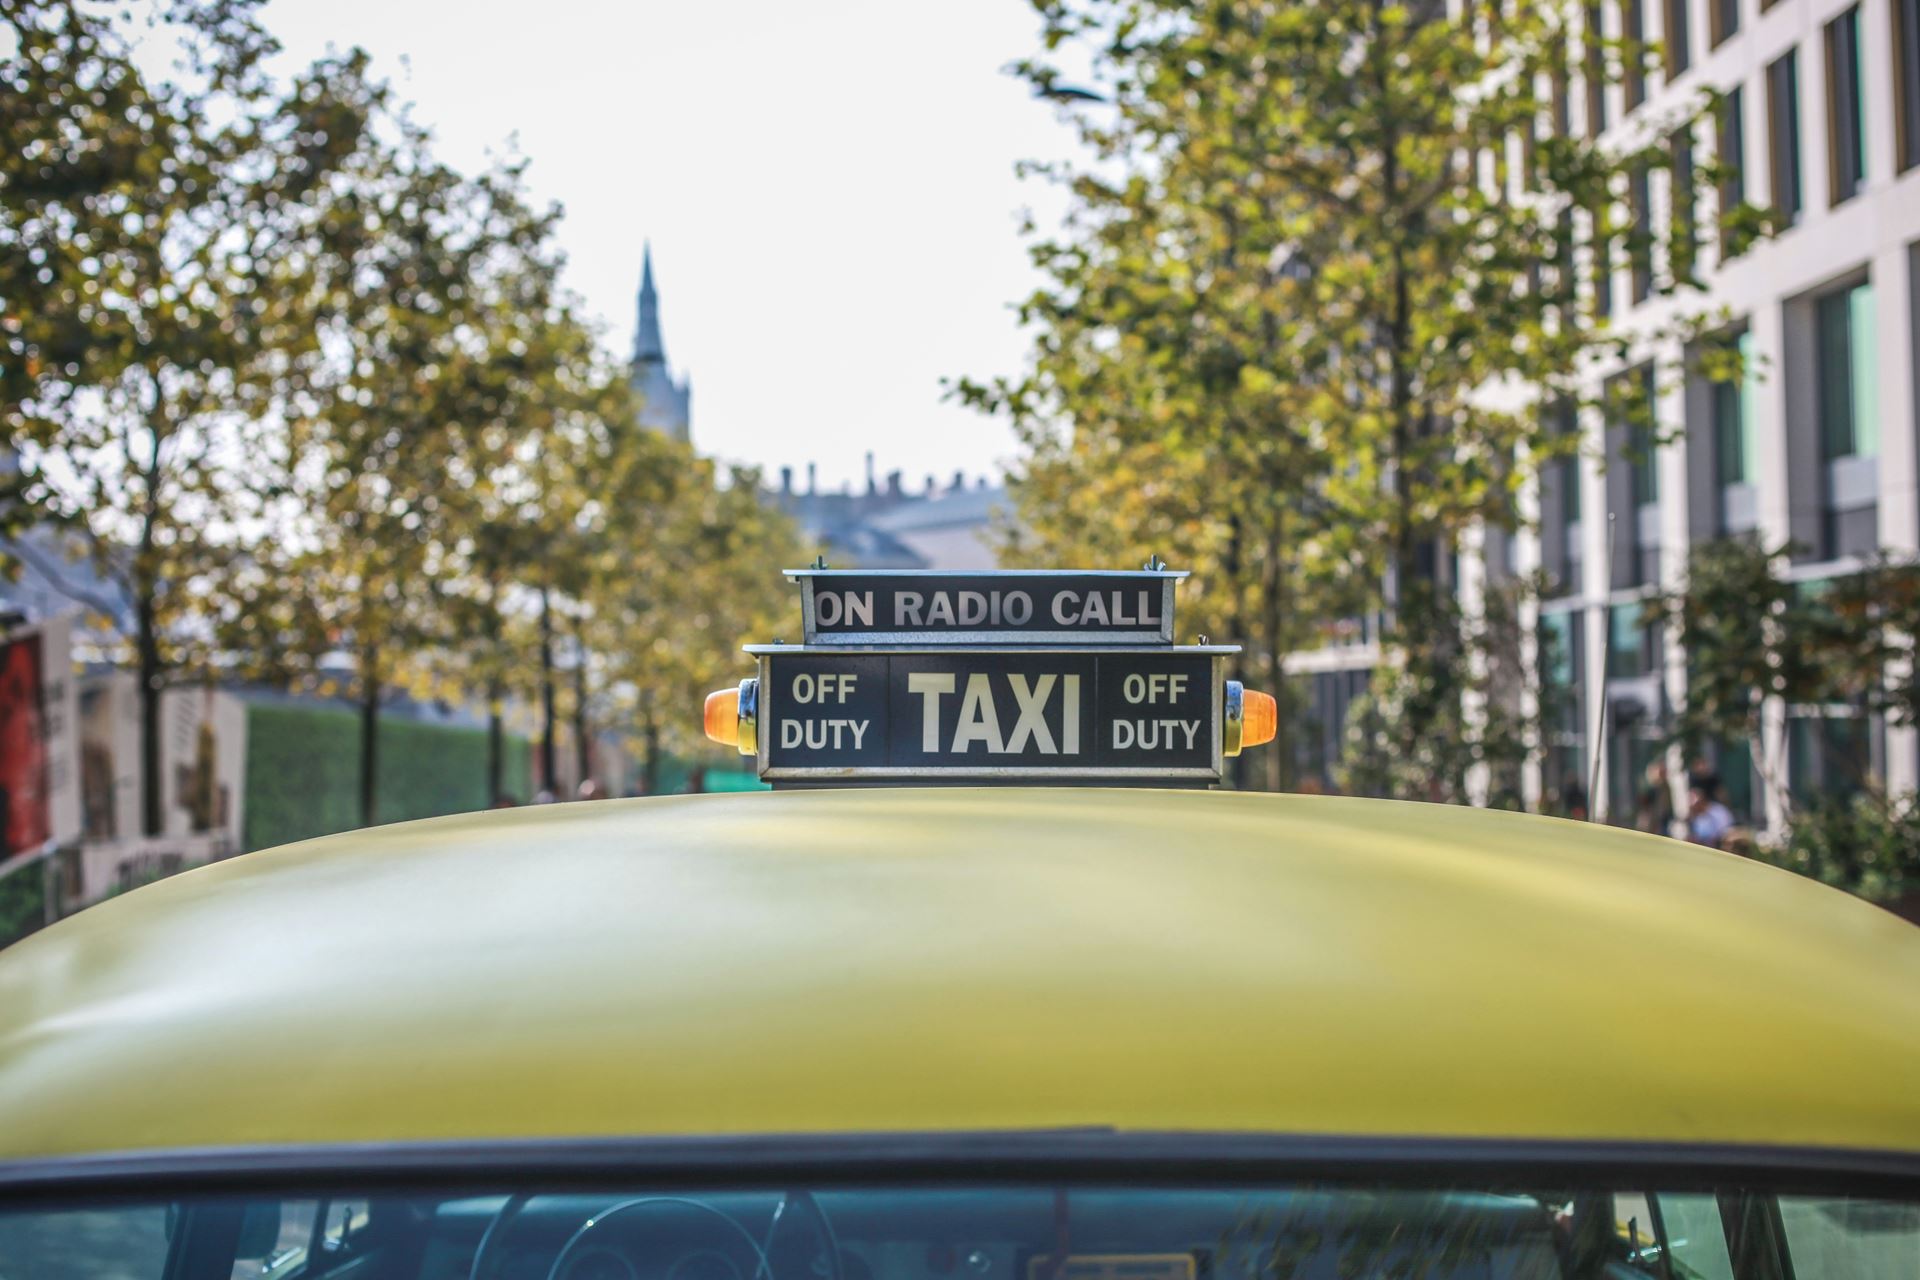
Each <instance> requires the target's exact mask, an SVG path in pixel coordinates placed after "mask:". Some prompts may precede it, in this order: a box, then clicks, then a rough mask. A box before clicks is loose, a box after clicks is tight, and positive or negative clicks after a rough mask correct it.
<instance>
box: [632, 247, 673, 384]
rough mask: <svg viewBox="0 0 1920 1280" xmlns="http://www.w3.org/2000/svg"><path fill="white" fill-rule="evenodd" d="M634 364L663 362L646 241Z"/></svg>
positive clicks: (656, 298) (657, 297) (657, 306)
mask: <svg viewBox="0 0 1920 1280" xmlns="http://www.w3.org/2000/svg"><path fill="white" fill-rule="evenodd" d="M633 362H634V363H635V364H665V363H666V362H667V347H666V343H665V342H664V341H662V340H661V337H660V295H659V294H657V293H655V292H654V288H653V243H652V242H651V241H649V242H647V245H646V247H645V248H644V249H643V250H642V251H641V258H640V325H639V328H637V329H636V330H635V331H634V335H633Z"/></svg>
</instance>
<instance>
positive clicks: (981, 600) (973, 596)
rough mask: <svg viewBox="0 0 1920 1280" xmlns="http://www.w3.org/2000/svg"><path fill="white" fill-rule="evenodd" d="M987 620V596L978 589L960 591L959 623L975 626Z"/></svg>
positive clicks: (964, 625) (965, 625)
mask: <svg viewBox="0 0 1920 1280" xmlns="http://www.w3.org/2000/svg"><path fill="white" fill-rule="evenodd" d="M986 620H987V598H986V597H985V596H983V595H981V594H980V593H979V592H978V591H962V592H961V593H960V625H961V626H963V627H977V626H979V625H980V624H981V623H983V622H985V621H986Z"/></svg>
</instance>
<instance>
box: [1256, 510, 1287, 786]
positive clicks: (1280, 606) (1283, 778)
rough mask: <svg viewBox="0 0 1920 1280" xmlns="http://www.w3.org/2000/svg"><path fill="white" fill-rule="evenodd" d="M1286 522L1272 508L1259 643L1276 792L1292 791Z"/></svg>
mask: <svg viewBox="0 0 1920 1280" xmlns="http://www.w3.org/2000/svg"><path fill="white" fill-rule="evenodd" d="M1286 519H1287V509H1286V506H1285V504H1284V503H1280V502H1276V503H1274V504H1273V523H1272V524H1271V525H1269V526H1268V529H1267V563H1266V566H1265V571H1264V574H1263V577H1264V578H1265V579H1266V584H1265V585H1266V592H1265V595H1266V606H1267V607H1266V609H1265V610H1263V613H1262V622H1263V624H1264V626H1263V628H1262V629H1263V630H1264V631H1265V633H1266V634H1265V635H1264V636H1263V637H1262V639H1263V640H1264V641H1265V642H1266V650H1267V682H1268V684H1269V685H1270V686H1271V687H1272V689H1273V700H1274V704H1275V709H1276V712H1277V715H1276V717H1275V724H1274V737H1273V744H1272V748H1271V750H1272V755H1273V763H1272V765H1270V766H1269V768H1270V770H1271V776H1272V779H1273V789H1274V790H1275V791H1291V790H1293V787H1294V777H1293V725H1292V724H1291V723H1290V721H1291V720H1292V718H1293V717H1292V713H1291V710H1290V709H1289V707H1288V705H1287V701H1288V700H1287V655H1286V647H1285V631H1286V620H1287V615H1286V610H1287V562H1286V555H1287V551H1286V545H1287V543H1286Z"/></svg>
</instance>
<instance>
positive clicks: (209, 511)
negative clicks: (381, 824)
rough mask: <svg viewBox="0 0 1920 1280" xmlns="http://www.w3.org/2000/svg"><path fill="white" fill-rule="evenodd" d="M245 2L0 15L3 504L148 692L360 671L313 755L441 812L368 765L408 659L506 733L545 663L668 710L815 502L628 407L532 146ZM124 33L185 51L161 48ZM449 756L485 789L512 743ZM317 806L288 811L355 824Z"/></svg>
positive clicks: (619, 711)
mask: <svg viewBox="0 0 1920 1280" xmlns="http://www.w3.org/2000/svg"><path fill="white" fill-rule="evenodd" d="M258 8H259V0H134V3H132V4H130V5H128V6H126V7H124V8H121V7H110V6H96V5H73V4H68V3H64V2H62V0H13V2H12V3H9V4H7V5H6V6H4V8H0V23H4V24H5V26H6V29H7V34H8V35H9V36H11V37H12V38H14V39H16V40H17V41H18V45H19V50H20V54H19V56H18V57H14V58H9V59H8V60H7V61H6V62H5V64H4V69H3V70H0V90H4V91H3V92H0V143H4V144H5V145H4V146H3V147H0V192H4V194H5V200H4V201H3V202H0V416H4V419H5V427H6V432H7V436H6V444H7V446H8V447H9V448H10V449H12V450H15V451H17V452H18V456H19V458H20V461H21V465H20V468H19V470H18V472H17V474H15V473H12V472H10V473H9V474H8V475H7V476H6V477H0V532H4V531H6V530H8V529H12V528H18V527H24V526H27V525H35V524H37V525H47V524H52V525H57V526H61V527H64V528H66V529H68V530H70V531H71V532H72V534H73V539H72V544H71V545H73V546H74V547H76V548H77V549H78V550H79V552H80V553H81V554H85V555H87V556H88V557H90V558H91V559H92V561H93V567H94V569H95V571H96V573H98V574H99V575H100V576H101V577H102V578H103V579H105V580H106V581H108V582H109V583H111V584H112V586H113V588H114V598H113V599H111V600H105V601H102V602H100V604H99V607H100V610H101V612H102V613H103V614H108V615H111V618H110V619H109V620H110V621H112V622H114V623H124V625H125V628H126V630H127V633H128V634H127V636H126V647H125V652H124V653H122V654H120V655H118V656H119V657H120V658H122V659H123V660H124V661H125V662H126V663H127V664H128V665H131V666H134V667H135V668H137V670H138V672H139V675H140V687H141V688H142V689H143V690H145V691H148V694H151V693H153V692H157V691H158V690H160V689H162V688H164V687H165V686H166V685H167V684H168V683H170V682H175V681H178V680H180V679H183V678H186V677H187V676H189V675H191V676H194V677H199V676H201V675H210V676H235V677H246V678H250V679H254V680H262V681H267V682H270V683H275V684H282V685H288V686H293V687H296V688H300V689H303V690H306V691H309V692H314V693H319V694H321V695H324V696H337V695H341V694H347V695H351V696H353V697H355V698H356V699H357V700H358V701H359V702H360V704H361V706H362V708H363V711H364V712H365V714H364V715H363V718H362V723H361V732H362V741H361V742H360V744H359V745H357V746H356V747H355V748H354V750H353V751H351V752H347V751H344V750H341V749H339V748H340V744H339V743H333V744H331V749H330V750H329V751H328V752H327V753H325V762H324V763H315V764H314V765H313V768H314V769H316V770H318V771H319V772H320V774H327V772H328V771H332V770H338V769H340V768H342V767H345V766H344V765H343V764H342V762H343V761H345V760H348V759H351V760H353V761H354V762H355V763H354V765H353V767H354V768H356V769H357V768H359V767H360V762H362V761H364V762H366V763H367V765H368V767H367V769H366V770H365V773H364V776H363V777H362V779H361V787H362V795H361V799H360V805H361V809H360V813H361V816H365V817H368V818H372V817H391V816H404V814H405V813H407V812H411V810H409V809H407V806H408V805H410V804H412V803H413V802H414V797H416V796H418V797H423V798H421V800H420V803H422V804H425V805H427V806H428V808H429V809H431V810H432V811H436V812H438V811H442V809H444V808H445V807H446V805H445V804H443V802H442V800H441V799H438V798H433V797H435V796H437V795H438V794H439V793H440V792H441V791H444V790H445V788H446V786H448V785H450V784H448V783H447V782H446V781H445V780H444V779H440V780H430V781H428V782H424V783H422V784H421V788H422V789H421V790H410V789H409V787H410V785H411V784H409V783H407V782H406V781H405V780H404V779H401V780H400V781H398V782H394V783H393V784H392V785H394V786H397V787H399V790H398V791H395V792H392V793H390V794H386V795H381V794H376V792H377V788H376V786H375V783H376V781H377V780H378V779H380V778H382V777H388V778H389V779H390V780H391V779H393V778H397V777H399V775H394V774H392V772H391V771H390V770H387V769H385V768H384V767H376V762H377V760H378V758H379V757H380V756H381V754H382V751H383V750H384V749H385V748H386V747H387V746H388V745H389V743H390V740H391V744H390V745H391V747H392V749H394V750H402V751H406V750H410V748H409V747H408V746H407V744H406V743H405V742H404V741H403V739H404V738H405V734H406V731H405V730H395V729H392V728H391V727H389V726H385V725H383V726H382V727H381V728H379V729H378V730H377V731H374V732H371V733H369V729H370V727H371V726H373V725H375V724H376V723H379V721H378V719H377V716H376V714H375V713H376V712H377V709H378V706H379V704H380V702H381V700H382V698H383V697H384V696H386V695H387V694H388V693H389V692H390V691H391V690H392V689H393V688H394V687H396V686H401V687H404V688H406V689H407V690H408V691H409V692H410V693H412V694H414V695H415V696H416V697H420V698H433V697H441V698H445V699H447V700H451V701H458V700H479V701H482V702H484V703H485V704H486V705H487V706H488V707H489V708H490V710H491V711H492V713H493V715H494V717H495V724H496V726H497V725H499V724H500V723H501V720H500V717H501V716H502V713H503V710H504V708H505V707H506V706H507V705H508V703H509V702H510V701H512V700H514V699H523V700H524V699H530V698H531V699H538V700H540V701H541V702H542V703H544V704H545V705H546V707H548V708H549V709H551V708H552V707H553V706H554V704H555V702H556V693H557V697H558V699H561V700H564V699H567V698H571V701H572V708H571V709H572V713H573V716H574V719H575V724H576V732H578V733H580V734H581V736H585V734H586V732H588V731H590V729H591V728H592V727H593V726H592V724H591V723H590V722H591V721H604V720H607V719H612V718H614V717H626V718H628V723H629V724H631V725H632V726H633V728H634V730H635V732H636V733H638V734H640V735H641V736H645V737H646V738H647V739H648V740H649V741H650V742H651V741H654V740H656V739H658V738H659V737H660V735H661V733H662V732H663V726H666V725H670V726H674V727H675V728H674V730H673V732H672V733H671V734H670V735H669V736H677V735H678V733H679V729H678V726H683V725H686V724H688V723H690V722H691V723H697V718H698V717H697V707H698V698H697V696H696V695H695V693H694V692H693V689H692V687H691V686H693V685H695V684H696V682H701V683H703V682H705V681H707V680H709V679H710V678H716V677H717V673H719V672H721V671H723V670H724V671H726V672H727V673H728V674H729V675H731V674H732V667H733V662H734V647H735V645H736V644H737V643H738V640H739V637H740V636H741V635H743V634H747V633H748V632H749V631H751V630H752V629H754V628H755V627H756V626H757V625H759V624H760V623H761V622H762V620H769V621H770V620H771V618H772V617H773V616H774V615H775V613H776V611H777V610H778V609H780V608H784V607H785V606H786V601H785V600H784V599H782V600H781V601H779V602H778V603H776V601H775V600H774V598H773V593H775V592H778V593H780V594H781V595H782V596H784V595H786V594H790V593H789V592H787V591H786V590H785V589H784V588H782V587H781V585H780V584H779V583H777V582H773V581H771V580H767V579H765V578H764V575H755V578H754V581H753V582H752V583H751V584H747V585H744V586H743V588H742V589H739V590H728V591H725V592H715V591H713V590H712V587H711V584H712V583H714V582H717V581H723V580H736V581H737V580H742V579H744V577H745V576H746V575H741V574H738V573H736V572H733V570H735V569H737V567H738V565H739V564H740V563H743V562H748V560H749V558H750V561H751V562H752V563H756V564H760V565H766V564H770V563H779V562H787V563H799V562H801V561H803V560H804V558H805V557H803V556H802V555H800V554H799V553H798V548H797V547H796V546H795V537H794V533H793V530H792V527H791V525H790V524H788V523H787V522H786V521H785V520H784V518H782V517H779V516H777V515H776V514H773V513H771V512H769V511H767V510H765V509H764V508H762V507H761V505H760V504H759V503H758V501H757V499H756V495H755V492H754V488H753V486H754V485H755V484H757V478H756V477H752V476H748V475H733V476H727V475H725V474H722V473H721V472H719V471H717V470H716V469H715V468H713V467H712V466H711V465H709V464H706V463H703V462H701V461H700V460H698V459H696V458H695V457H694V456H693V454H692V452H691V450H689V449H687V448H685V447H684V446H680V445H675V444H673V443H671V442H669V441H665V440H663V439H661V438H660V437H659V436H657V435H654V434H653V433H650V432H647V431H644V430H642V429H641V428H640V426H639V424H638V419H637V408H638V406H637V405H635V403H634V402H633V397H632V394H631V392H630V390H629V388H628V386H627V383H626V375H625V371H624V370H623V369H622V368H621V367H620V366H619V365H618V364H617V363H616V362H614V361H612V360H610V359H608V358H607V356H606V354H605V353H604V352H603V350H602V349H601V346H600V342H599V336H598V335H597V334H596V333H594V332H593V331H592V330H591V329H590V328H589V327H588V326H586V325H585V324H583V323H582V322H581V321H580V319H579V317H578V315H577V303H576V302H575V300H574V299H572V298H571V297H569V296H568V295H566V294H565V293H564V292H563V291H562V289H561V288H560V286H559V283H558V273H559V269H560V261H561V255H560V253H559V250H558V248H557V245H556V243H555V238H554V228H555V225H556V223H557V220H558V217H559V214H558V211H557V210H556V209H551V208H547V209H542V208H536V207H535V206H534V205H533V203H532V202H531V201H530V200H529V198H528V197H527V195H526V192H525V190H524V188H523V186H522V183H521V167H520V166H518V165H511V164H509V165H502V166H498V167H496V168H493V169H491V170H489V171H488V172H486V173H483V174H480V175H479V176H477V177H469V176H466V175H463V174H461V173H458V172H456V171H454V170H453V169H451V168H449V167H448V166H446V165H444V164H442V163H440V162H439V161H438V160H437V159H436V158H435V156H434V154H433V151H432V147H431V144H430V139H429V138H428V137H427V136H426V135H425V134H424V133H423V132H422V131H421V130H420V129H418V128H417V127H416V126H414V125H413V124H412V123H411V122H410V121H409V120H408V119H407V117H406V115H405V113H404V112H401V111H396V110H395V109H394V106H393V103H392V101H391V98H390V95H389V94H388V91H387V89H386V86H385V85H383V84H381V83H379V82H378V81H376V80H374V79H372V78H370V76H369V74H368V71H367V59H366V57H365V55H364V54H362V53H361V52H359V51H357V50H354V51H349V52H347V53H344V54H340V55H337V56H329V57H328V58H326V59H323V60H321V61H320V62H317V63H315V64H313V65H312V66H311V67H309V68H306V69H305V70H303V71H300V72H299V73H298V74H296V75H294V76H293V77H291V78H290V79H289V78H276V77H275V76H274V75H272V74H270V73H269V70H268V67H269V60H268V55H270V54H271V53H273V52H274V51H275V49H276V46H275V44H274V42H273V40H272V38H271V37H270V36H269V35H268V34H267V32H266V30H265V29H264V28H263V27H262V26H261V25H260V23H259V21H258V19H257V16H256V10H257V9H258ZM138 44H149V45H151V44H159V45H164V46H168V47H169V48H171V49H173V50H174V51H177V53H178V54H179V56H178V58H177V59H175V60H174V61H173V67H174V70H173V71H172V72H171V73H169V75H168V76H167V77H166V78H163V79H155V78H153V77H151V76H149V75H147V74H145V73H143V71H142V67H143V66H147V65H154V63H155V60H153V59H150V58H139V59H136V58H135V57H134V52H135V47H136V45H138ZM6 567H7V566H5V565H4V564H0V570H4V569H6ZM689 583H698V584H699V586H698V587H697V588H696V587H692V586H689V585H687V584H689ZM603 611H604V612H605V614H606V617H605V618H604V619H603V618H602V617H601V616H600V615H601V613H602V612H603ZM736 628H739V629H736ZM556 652H559V653H562V654H564V658H563V659H562V660H563V661H564V663H565V665H566V667H567V673H566V674H567V677H568V678H567V680H566V688H565V689H562V690H558V691H556V689H555V667H556ZM343 663H344V664H345V669H344V670H343ZM700 691H701V692H704V688H701V689H700ZM143 697H145V701H146V702H147V703H148V704H149V705H148V707H147V711H148V712H149V714H148V716H147V721H148V723H147V724H146V725H145V728H146V730H147V732H146V733H145V735H144V738H143V748H142V757H143V760H142V764H143V773H144V775H145V782H144V784H143V791H144V794H146V795H147V796H148V797H150V798H151V803H150V814H149V825H152V824H153V823H154V822H156V821H157V814H158V807H157V806H158V797H159V794H160V789H159V787H158V785H157V777H158V773H157V771H158V720H157V715H156V714H153V712H154V711H155V708H156V707H157V700H156V699H155V698H153V697H151V696H146V695H143ZM690 699H691V700H690ZM690 708H693V709H694V710H693V711H690V710H689V709H690ZM550 715H551V712H550ZM329 724H332V722H329ZM334 729H337V725H334V726H333V728H329V729H328V730H327V731H326V732H329V733H330V732H333V731H334ZM317 732H318V731H317ZM546 733H547V736H548V738H549V740H551V737H552V725H551V723H550V720H549V723H548V725H547V729H546ZM396 734H398V735H399V736H398V737H396V736H395V735H396ZM323 736H324V735H323ZM271 737H272V735H271V734H269V735H268V740H271ZM263 749H264V748H263ZM436 758H440V759H444V760H446V761H448V762H449V763H448V765H447V767H448V768H457V769H468V768H470V769H471V770H472V772H473V775H474V776H473V778H472V779H471V781H470V783H469V784H462V785H471V786H473V787H478V788H481V795H480V799H483V800H484V799H486V798H489V794H488V793H489V792H490V790H491V786H490V784H489V781H488V779H489V777H490V775H491V774H492V773H493V771H494V767H495V762H494V760H493V756H492V753H490V752H487V751H485V750H482V751H481V753H480V755H479V756H477V757H475V756H473V754H472V753H471V752H469V751H465V750H464V749H463V750H459V751H450V752H443V753H441V754H440V755H439V756H437V757H436ZM401 767H402V773H404V772H405V771H406V770H408V769H413V768H416V767H417V765H416V764H415V763H414V762H411V761H408V762H403V763H402V766H401ZM509 772H510V773H514V774H516V775H517V776H515V777H511V778H506V779H502V780H501V782H502V785H503V786H504V787H505V789H508V790H519V791H522V792H524V791H525V789H526V786H525V779H524V775H523V773H522V772H521V771H520V766H519V765H518V764H515V765H514V766H513V768H512V769H510V770H509ZM287 776H289V777H292V778H298V777H301V776H302V775H301V774H300V772H299V771H298V770H295V771H293V772H292V773H289V774H288V775H287ZM267 785H271V784H267ZM325 794H326V795H328V796H333V795H334V794H335V793H334V792H333V791H331V790H327V791H326V792H325ZM315 803H316V804H318V805H319V806H320V808H319V809H316V810H314V811H313V812H312V813H310V814H308V815H307V816H306V817H303V818H300V819H298V820H297V821H293V822H292V825H291V826H289V827H288V829H289V830H291V829H294V828H296V827H297V828H299V829H301V830H319V829H337V828H338V827H339V826H341V825H347V823H345V822H344V821H343V817H344V815H340V814H335V813H332V812H331V811H328V810H326V808H325V806H326V805H329V804H332V803H334V801H333V800H332V799H326V800H316V801H315ZM465 803H466V802H465V801H462V803H461V804H460V805H454V806H453V807H463V806H464V805H465ZM396 806H397V807H396ZM272 807H273V806H272V805H269V806H268V808H267V809H266V810H263V813H270V812H271V811H272ZM295 808H298V806H295ZM264 820H266V819H265V818H263V821H264ZM276 838H277V837H276Z"/></svg>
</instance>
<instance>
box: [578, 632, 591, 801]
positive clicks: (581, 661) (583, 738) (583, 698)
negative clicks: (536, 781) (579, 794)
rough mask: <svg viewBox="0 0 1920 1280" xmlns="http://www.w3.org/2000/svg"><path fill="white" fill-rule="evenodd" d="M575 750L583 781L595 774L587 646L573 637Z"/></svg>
mask: <svg viewBox="0 0 1920 1280" xmlns="http://www.w3.org/2000/svg"><path fill="white" fill-rule="evenodd" d="M573 751H574V763H575V765H576V769H575V772H577V773H578V774H579V775H580V781H581V783H583V784H584V783H585V782H586V781H587V779H589V778H591V777H592V776H593V749H592V744H591V743H590V742H589V740H588V738H587V646H586V643H585V642H584V641H582V640H581V639H580V635H579V633H578V632H577V631H576V632H575V633H574V637H573Z"/></svg>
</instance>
